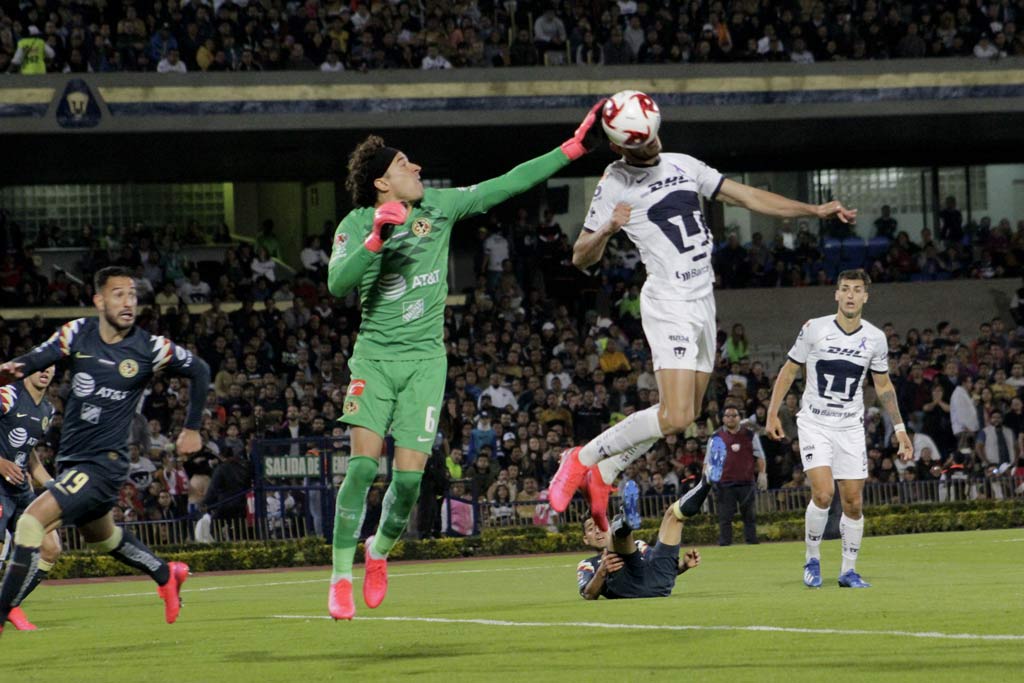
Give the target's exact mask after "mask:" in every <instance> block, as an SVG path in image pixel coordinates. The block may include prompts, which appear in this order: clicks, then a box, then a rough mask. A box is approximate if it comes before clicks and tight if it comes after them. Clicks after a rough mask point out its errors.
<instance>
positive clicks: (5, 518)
mask: <svg viewBox="0 0 1024 683" xmlns="http://www.w3.org/2000/svg"><path fill="white" fill-rule="evenodd" d="M52 379H53V368H52V367H48V368H44V369H42V370H40V371H38V372H35V373H33V374H31V375H29V376H28V377H26V378H25V379H24V380H22V381H21V382H15V383H14V384H8V385H7V386H5V387H0V477H2V480H0V533H3V532H5V531H6V532H10V533H11V534H13V533H14V527H15V525H16V524H17V523H18V518H19V517H21V515H22V513H24V512H25V510H26V508H28V506H29V505H30V504H31V503H32V501H33V500H35V497H36V496H35V493H34V492H33V490H32V484H31V482H30V481H29V477H30V476H31V478H32V479H35V480H36V481H37V482H38V483H39V485H40V486H45V485H46V484H47V483H48V482H49V481H50V479H51V477H50V473H49V472H47V471H46V468H45V467H43V465H42V463H41V462H40V461H39V457H38V455H37V454H36V452H35V447H36V444H38V443H39V442H40V441H41V440H42V438H43V436H44V435H45V434H46V431H47V430H48V429H49V428H50V421H51V420H52V419H53V405H52V404H51V403H50V402H49V401H47V400H46V398H45V395H46V388H47V387H48V386H50V380H52ZM58 557H60V537H59V536H57V532H56V531H51V532H50V533H48V534H46V536H45V537H44V538H43V544H42V546H41V547H40V549H39V567H38V571H37V572H36V574H35V578H34V581H33V582H32V583H31V584H29V586H28V587H27V589H26V590H25V594H24V595H22V596H21V600H22V601H24V600H25V598H26V597H28V594H29V593H31V592H32V591H33V589H35V587H36V586H37V585H38V584H39V582H40V581H42V580H43V579H45V578H46V574H47V573H48V572H49V571H50V569H52V568H53V564H54V562H56V561H57V558H58ZM7 620H8V621H10V622H11V624H12V625H13V626H14V628H16V629H18V630H19V631H35V630H36V627H35V625H34V624H33V623H32V622H30V621H29V620H28V617H27V616H25V613H24V612H23V611H22V609H21V607H15V608H13V609H12V610H11V611H10V613H9V614H8V615H7Z"/></svg>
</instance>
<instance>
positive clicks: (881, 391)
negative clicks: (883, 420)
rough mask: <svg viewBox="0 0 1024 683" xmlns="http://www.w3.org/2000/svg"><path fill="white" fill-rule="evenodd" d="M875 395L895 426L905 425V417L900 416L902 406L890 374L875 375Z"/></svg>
mask: <svg viewBox="0 0 1024 683" xmlns="http://www.w3.org/2000/svg"><path fill="white" fill-rule="evenodd" d="M875 393H876V394H877V395H878V402H879V403H881V404H882V408H884V409H885V412H886V414H888V415H889V418H890V419H891V420H892V423H893V424H894V425H898V424H903V416H902V415H900V405H899V401H898V400H897V398H896V388H895V387H894V386H893V385H892V380H891V379H889V373H884V374H883V373H878V374H876V375H875Z"/></svg>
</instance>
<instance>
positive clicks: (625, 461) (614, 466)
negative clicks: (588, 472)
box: [597, 437, 661, 486]
mask: <svg viewBox="0 0 1024 683" xmlns="http://www.w3.org/2000/svg"><path fill="white" fill-rule="evenodd" d="M659 438H661V437H659ZM656 443H658V439H650V440H648V441H643V442H641V443H638V444H637V445H635V446H630V447H629V448H627V449H626V450H625V451H623V452H622V453H619V454H618V455H613V456H612V457H610V458H605V459H604V460H602V461H601V462H599V463H597V469H599V470H600V471H601V479H603V480H604V483H606V484H608V485H609V486H610V485H612V484H614V483H615V478H616V477H617V476H619V474H621V473H622V472H623V470H625V469H626V468H627V467H629V466H630V465H631V464H632V463H633V462H634V461H636V460H638V459H640V458H642V457H643V456H644V454H646V453H647V451H649V450H651V448H652V447H653V446H654V444H656Z"/></svg>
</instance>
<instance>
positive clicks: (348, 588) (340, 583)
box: [327, 579, 356, 621]
mask: <svg viewBox="0 0 1024 683" xmlns="http://www.w3.org/2000/svg"><path fill="white" fill-rule="evenodd" d="M327 611H328V612H330V613H331V616H332V617H334V619H335V621H337V620H338V619H345V620H346V621H352V617H354V616H355V615H356V605H355V603H354V602H353V601H352V581H351V579H338V580H337V581H335V582H334V583H332V584H331V588H330V592H329V593H328V596H327Z"/></svg>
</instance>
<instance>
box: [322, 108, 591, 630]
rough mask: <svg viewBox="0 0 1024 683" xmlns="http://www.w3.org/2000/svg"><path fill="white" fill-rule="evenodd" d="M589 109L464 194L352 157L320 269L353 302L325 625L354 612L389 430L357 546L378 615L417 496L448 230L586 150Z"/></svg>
mask: <svg viewBox="0 0 1024 683" xmlns="http://www.w3.org/2000/svg"><path fill="white" fill-rule="evenodd" d="M600 109H601V103H598V104H597V105H595V106H594V108H593V109H591V110H590V112H589V113H588V114H587V116H586V117H585V118H584V119H583V122H582V123H581V124H580V126H579V127H578V128H577V129H576V132H575V134H574V135H573V137H571V138H569V139H568V140H566V141H565V142H564V143H562V145H561V146H560V147H557V148H555V149H553V150H551V151H550V152H548V153H546V154H543V155H541V156H539V157H537V158H535V159H531V160H530V161H527V162H525V163H522V164H520V165H519V166H516V167H515V168H513V169H512V170H511V171H509V172H508V173H506V174H504V175H502V176H499V177H497V178H492V179H490V180H486V181H484V182H482V183H478V184H476V185H470V186H469V187H459V188H451V189H435V188H424V187H423V183H422V182H421V181H420V166H419V164H417V163H415V162H413V161H412V160H411V159H410V158H409V157H408V156H406V154H405V153H404V152H401V151H399V150H397V149H394V148H392V147H388V146H386V145H385V144H384V141H383V140H382V139H381V138H379V137H377V136H375V135H371V136H369V137H367V138H366V140H364V141H363V142H361V143H360V144H359V145H358V146H357V147H356V149H355V150H354V151H353V152H352V155H351V157H350V159H349V165H348V171H349V174H348V178H347V179H346V181H345V185H346V187H347V188H348V189H349V191H350V192H351V193H352V200H353V203H354V204H355V206H356V207H357V208H355V209H353V210H352V211H351V212H349V214H348V215H347V216H345V218H344V219H342V221H341V224H340V225H339V226H338V229H337V231H336V232H335V235H334V248H333V250H332V252H331V260H330V264H329V266H328V288H329V289H330V292H331V294H332V295H333V296H336V297H341V296H345V295H346V294H348V292H350V291H352V290H353V289H354V288H356V287H358V288H359V297H360V301H361V303H362V320H361V322H360V324H359V336H358V339H357V341H356V345H355V348H354V349H353V353H352V358H351V359H350V360H349V369H350V370H351V372H352V379H351V381H350V382H349V385H348V392H347V394H346V396H345V403H344V408H343V411H342V412H343V415H342V418H341V421H342V422H346V423H348V424H349V425H350V426H351V427H352V458H351V459H350V460H349V464H348V471H347V472H346V473H345V481H344V482H342V485H341V488H340V489H339V491H338V497H337V503H336V505H335V518H334V553H333V571H332V573H331V584H330V588H329V596H328V603H327V609H328V611H329V612H330V615H331V616H332V617H334V618H335V619H351V618H352V617H353V616H354V615H355V603H354V601H353V599H352V561H353V558H354V556H355V552H356V544H357V543H358V540H359V530H360V529H361V528H362V524H363V516H364V514H365V509H366V493H367V491H368V490H369V488H370V485H371V484H373V480H374V479H375V478H376V476H377V471H378V468H379V461H380V455H381V450H382V448H383V444H384V437H385V435H387V434H388V433H389V432H390V433H391V435H392V437H393V438H394V440H395V458H394V471H393V476H392V478H391V484H390V485H389V486H388V490H387V493H385V494H384V507H383V511H382V512H381V517H380V524H379V525H378V527H377V530H376V532H375V533H374V535H373V536H371V537H370V538H368V539H367V541H366V575H365V577H364V579H363V600H364V601H365V602H366V606H367V607H371V608H373V607H377V606H378V605H380V604H381V602H382V601H383V600H384V597H385V595H386V594H387V588H388V576H387V556H388V553H389V552H391V549H392V547H394V545H395V543H396V542H397V541H398V539H399V538H400V537H401V536H402V533H403V532H404V531H405V526H406V524H407V523H408V521H409V515H410V513H411V512H412V509H413V506H415V504H416V500H417V499H418V498H419V493H420V480H421V479H422V478H423V469H424V466H425V464H426V462H427V456H428V455H429V454H430V451H431V448H432V447H433V444H434V438H435V436H436V434H437V424H438V420H439V419H440V416H441V400H442V398H443V396H444V386H445V381H446V379H447V376H448V375H447V373H448V365H447V351H446V349H445V344H444V307H445V297H446V296H447V294H448V261H449V255H448V245H449V242H450V240H451V238H452V231H453V229H454V227H455V224H456V223H458V222H459V221H460V220H462V219H463V218H469V217H471V216H476V215H480V214H482V213H485V212H486V211H488V210H490V209H491V208H493V207H495V206H497V205H498V204H500V203H501V202H503V201H505V200H506V199H509V198H510V197H514V196H516V195H518V194H521V193H523V192H525V191H527V190H528V189H530V188H531V187H533V186H534V185H536V184H537V183H539V182H541V181H543V180H546V179H547V178H549V177H551V176H552V175H554V174H555V173H557V172H558V171H559V170H561V169H562V168H564V167H565V166H567V165H568V164H569V162H571V161H573V160H575V159H578V158H580V157H581V156H583V155H584V154H586V153H587V151H588V150H591V149H594V148H595V147H596V146H597V145H598V144H599V142H600V139H601V136H600V131H601V127H600V126H598V125H596V119H597V115H598V112H599V111H600Z"/></svg>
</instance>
